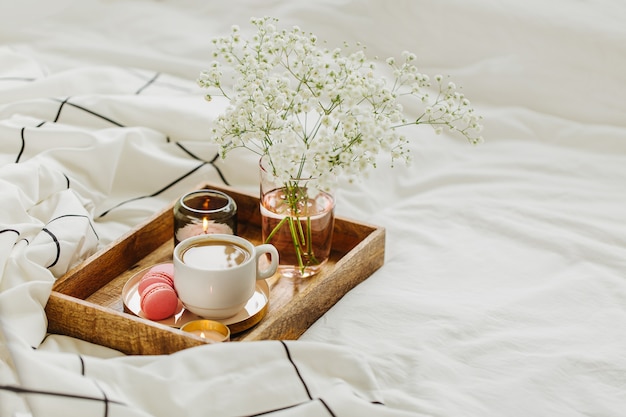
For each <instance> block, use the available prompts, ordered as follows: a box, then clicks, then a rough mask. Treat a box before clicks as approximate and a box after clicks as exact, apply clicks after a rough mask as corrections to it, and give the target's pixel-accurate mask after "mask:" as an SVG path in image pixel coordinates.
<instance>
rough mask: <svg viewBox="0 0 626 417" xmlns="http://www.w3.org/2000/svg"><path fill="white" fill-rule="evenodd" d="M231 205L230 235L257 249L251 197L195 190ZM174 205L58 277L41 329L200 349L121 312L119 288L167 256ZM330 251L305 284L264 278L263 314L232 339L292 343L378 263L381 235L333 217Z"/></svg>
mask: <svg viewBox="0 0 626 417" xmlns="http://www.w3.org/2000/svg"><path fill="white" fill-rule="evenodd" d="M198 188H199V189H200V188H212V189H217V190H221V191H224V192H226V193H227V194H229V195H230V196H231V197H233V198H234V199H235V201H236V202H237V206H238V210H237V217H238V223H239V224H238V230H237V232H238V233H237V234H238V235H240V236H243V237H245V238H246V239H248V240H250V241H252V242H253V243H255V244H259V243H261V242H260V240H261V228H260V224H261V215H260V212H259V200H258V198H257V197H253V196H251V195H247V194H242V193H241V192H238V191H236V190H235V189H233V188H229V187H224V186H215V185H212V184H202V185H200V186H199V187H198ZM173 206H174V203H172V204H171V205H170V206H169V207H167V208H166V209H164V210H163V211H162V212H160V213H158V214H156V215H154V216H152V217H151V218H149V219H147V220H146V221H145V222H144V223H142V224H140V225H139V226H137V227H136V228H135V229H133V230H131V231H130V232H129V233H127V234H126V235H124V236H123V237H121V238H120V239H118V240H117V241H115V242H113V243H111V244H110V245H109V246H108V247H106V248H105V249H103V250H102V251H100V252H98V253H96V254H95V255H93V256H91V257H90V258H88V259H87V260H85V261H84V262H82V263H81V264H79V265H78V266H76V267H75V268H73V269H72V270H70V271H69V272H68V273H67V274H65V275H64V276H62V277H60V278H59V279H58V280H57V281H56V283H55V284H54V287H53V288H52V293H51V295H50V298H49V301H48V304H47V305H46V314H47V316H48V331H49V332H50V333H56V334H63V335H67V336H72V337H76V338H79V339H83V340H86V341H89V342H92V343H96V344H98V345H104V346H108V347H110V348H113V349H116V350H119V351H121V352H124V353H126V354H129V355H136V354H141V355H148V354H167V353H172V352H175V351H178V350H181V349H185V348H188V347H192V346H197V345H201V344H204V343H206V341H204V339H201V338H200V337H198V336H194V335H192V334H190V333H185V332H183V331H181V330H178V329H176V328H172V327H169V326H166V325H163V324H160V323H156V322H152V321H150V320H146V319H143V318H140V317H137V316H135V315H133V314H130V313H126V312H124V306H123V301H122V288H123V286H124V284H125V283H126V281H128V279H129V278H130V277H131V276H132V275H133V274H135V273H136V272H137V271H139V270H141V269H143V268H145V267H147V266H151V265H153V264H155V263H158V262H167V261H169V260H171V258H172V251H173V249H174V239H173V233H174V225H173V214H172V212H173ZM332 247H333V250H332V253H331V257H330V259H329V261H328V262H327V263H326V264H325V265H324V267H323V270H322V271H321V272H320V273H319V274H317V275H316V276H314V277H313V278H309V279H307V280H300V281H298V280H290V279H285V278H281V277H279V276H278V275H276V276H274V277H272V278H269V279H268V280H267V283H268V285H269V288H270V297H269V305H268V311H267V314H266V315H265V317H264V318H263V319H262V320H261V321H260V322H259V323H258V324H256V325H255V326H254V327H252V328H250V329H248V330H246V331H244V332H242V333H239V334H237V335H234V337H233V338H232V340H233V341H253V340H267V339H274V340H281V339H282V340H286V339H297V338H298V337H300V335H302V333H304V331H305V330H306V329H308V328H309V326H311V325H312V324H313V323H314V322H315V321H316V320H317V319H318V318H320V316H321V315H322V314H323V313H324V312H326V311H327V310H328V309H329V308H331V307H332V306H333V305H334V304H335V303H336V302H337V301H338V300H339V299H340V298H341V297H343V296H344V294H346V293H347V292H348V291H349V290H350V289H352V288H353V287H354V286H356V285H357V284H358V283H360V282H361V281H363V280H365V279H367V277H369V276H370V275H371V274H372V273H373V272H374V271H375V270H377V269H378V268H380V267H381V266H382V264H383V263H384V256H385V230H384V229H383V228H381V227H376V226H372V225H367V224H363V223H357V222H354V221H350V220H347V219H345V218H341V217H337V218H336V219H335V229H334V232H333V246H332Z"/></svg>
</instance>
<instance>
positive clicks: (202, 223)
mask: <svg viewBox="0 0 626 417" xmlns="http://www.w3.org/2000/svg"><path fill="white" fill-rule="evenodd" d="M211 233H223V234H229V235H233V234H236V233H237V204H236V203H235V201H234V200H233V199H232V197H230V196H229V195H227V194H225V193H223V192H221V191H217V190H208V189H203V190H197V191H192V192H190V193H187V194H185V195H183V196H182V197H181V198H180V199H179V200H178V201H177V202H176V204H175V205H174V243H175V244H177V243H179V242H181V241H183V240H185V239H187V238H189V237H192V236H196V235H200V234H211Z"/></svg>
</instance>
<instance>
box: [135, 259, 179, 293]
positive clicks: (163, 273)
mask: <svg viewBox="0 0 626 417" xmlns="http://www.w3.org/2000/svg"><path fill="white" fill-rule="evenodd" d="M158 282H160V283H163V284H166V285H169V286H170V287H172V288H174V264H172V263H168V264H159V265H155V266H153V267H152V268H150V269H149V270H148V271H147V272H146V273H145V274H144V275H143V277H141V279H140V280H139V286H138V287H137V291H138V292H139V294H140V295H141V294H142V293H143V292H144V291H145V290H146V288H148V286H150V285H151V284H155V283H158Z"/></svg>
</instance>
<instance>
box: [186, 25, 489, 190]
mask: <svg viewBox="0 0 626 417" xmlns="http://www.w3.org/2000/svg"><path fill="white" fill-rule="evenodd" d="M251 22H252V24H253V25H254V26H255V27H256V30H257V31H256V34H255V35H254V36H253V37H252V38H251V39H249V40H247V39H245V38H244V37H243V35H242V34H241V30H240V28H239V27H237V26H233V28H232V31H231V33H230V36H225V37H218V38H216V39H214V40H213V45H214V51H213V56H214V58H215V59H216V61H215V62H213V63H211V64H210V66H209V69H207V70H205V71H203V72H202V73H201V74H200V77H199V80H198V83H199V85H200V86H202V87H206V88H208V89H209V90H210V91H209V94H207V99H210V98H211V97H212V96H214V95H222V96H224V97H225V98H226V99H227V100H228V101H229V106H228V108H227V109H226V110H225V112H224V113H223V114H221V115H220V116H219V117H218V118H217V120H216V123H215V125H214V127H213V130H212V132H211V136H212V137H213V138H214V140H215V141H216V142H217V143H218V144H219V145H220V146H221V151H222V152H221V153H222V155H223V156H225V155H226V154H227V153H228V151H230V150H232V149H234V148H239V147H242V148H247V149H250V150H252V151H253V152H255V153H257V154H259V155H261V156H262V155H269V156H270V159H271V160H272V165H273V167H274V169H275V170H276V172H275V174H276V175H278V176H280V177H281V178H284V179H285V180H288V179H289V178H296V177H301V176H303V175H307V176H310V177H314V178H317V179H318V180H319V181H320V183H321V184H327V183H329V182H330V181H331V180H332V179H333V178H335V177H336V176H337V175H340V174H344V175H345V174H347V175H351V176H358V175H359V173H361V172H363V171H364V170H367V169H369V168H371V167H373V166H375V163H376V156H377V154H378V153H380V152H389V153H390V154H391V156H392V160H393V161H395V160H397V159H400V160H404V161H408V160H409V158H410V155H409V151H408V147H407V144H408V142H407V138H406V137H405V136H403V135H400V134H398V132H397V130H398V129H399V128H401V127H403V126H409V125H420V124H428V125H431V126H432V127H433V128H434V129H435V132H437V133H441V132H443V130H444V128H448V130H449V131H454V132H457V133H460V134H461V135H463V136H465V137H466V138H467V139H468V140H469V141H470V142H471V143H478V142H480V141H481V140H482V138H481V137H480V135H479V133H480V131H481V128H482V126H481V124H480V121H481V118H480V117H479V116H477V115H475V114H474V110H473V109H472V108H471V107H470V102H469V100H468V99H466V98H465V97H464V95H463V94H462V93H459V92H458V88H457V86H456V85H455V83H454V82H452V81H448V82H446V79H445V77H443V76H442V75H436V76H435V77H434V80H435V84H434V85H431V82H430V79H429V77H428V76H427V75H425V74H422V73H420V72H419V71H418V69H417V67H416V66H415V64H414V62H415V61H416V56H415V55H414V54H413V53H410V52H403V53H402V55H401V59H399V60H397V59H396V58H393V57H391V58H388V59H386V61H384V62H385V63H386V64H387V65H388V66H389V67H390V68H391V70H392V75H393V77H394V79H389V80H388V79H385V78H384V77H377V76H376V66H375V65H374V63H373V62H371V61H370V60H368V58H367V57H366V55H365V51H364V48H362V47H359V48H358V49H357V50H356V51H353V52H348V51H344V50H343V49H341V48H335V49H333V50H329V49H326V48H323V47H321V46H320V45H319V41H318V39H317V38H316V37H315V36H314V35H312V34H308V33H305V32H304V31H302V30H301V29H300V28H298V27H293V28H292V29H291V30H282V29H278V28H277V25H276V24H277V22H278V20H277V19H273V18H269V17H265V18H253V19H251ZM344 47H346V46H344ZM407 99H415V101H416V102H417V103H420V104H421V107H422V111H421V113H420V114H418V115H415V116H414V117H412V118H411V119H407V118H406V117H405V115H404V114H403V106H402V105H401V101H402V102H404V101H406V100H407Z"/></svg>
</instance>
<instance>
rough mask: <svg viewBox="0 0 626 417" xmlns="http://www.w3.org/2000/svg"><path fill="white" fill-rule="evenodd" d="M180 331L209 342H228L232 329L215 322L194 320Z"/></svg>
mask: <svg viewBox="0 0 626 417" xmlns="http://www.w3.org/2000/svg"><path fill="white" fill-rule="evenodd" d="M180 330H182V331H184V332H187V333H191V334H195V335H196V336H200V337H201V338H203V339H205V340H206V341H208V342H211V343H215V342H228V341H229V340H230V329H229V328H228V326H226V325H225V324H223V323H220V322H219V321H215V320H194V321H190V322H188V323H185V324H184V325H183V326H182V327H181V328H180Z"/></svg>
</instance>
